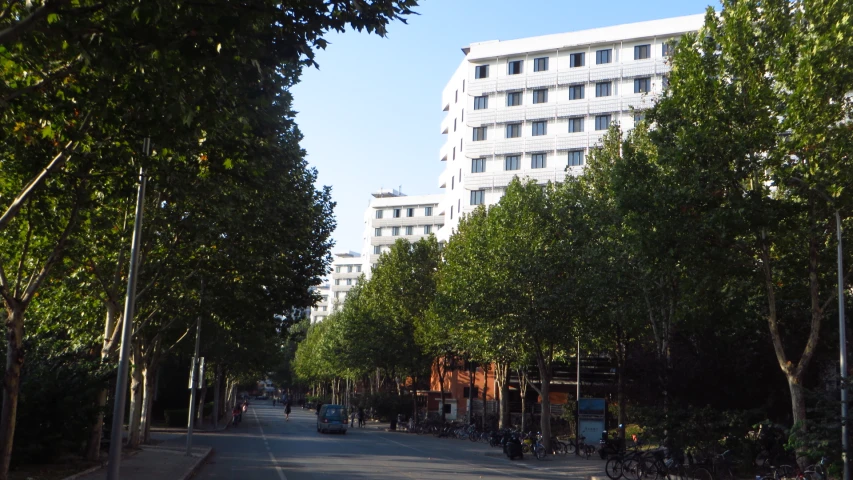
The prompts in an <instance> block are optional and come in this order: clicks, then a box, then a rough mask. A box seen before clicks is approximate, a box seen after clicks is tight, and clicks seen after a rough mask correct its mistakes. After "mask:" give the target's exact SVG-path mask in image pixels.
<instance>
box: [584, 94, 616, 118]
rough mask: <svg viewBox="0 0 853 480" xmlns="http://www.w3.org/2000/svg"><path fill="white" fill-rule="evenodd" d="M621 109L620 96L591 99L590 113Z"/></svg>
mask: <svg viewBox="0 0 853 480" xmlns="http://www.w3.org/2000/svg"><path fill="white" fill-rule="evenodd" d="M618 111H619V97H615V96H610V97H602V98H595V99H592V100H590V101H589V113H590V114H591V115H592V114H596V113H609V112H618Z"/></svg>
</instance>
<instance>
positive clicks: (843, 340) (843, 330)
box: [835, 208, 850, 480]
mask: <svg viewBox="0 0 853 480" xmlns="http://www.w3.org/2000/svg"><path fill="white" fill-rule="evenodd" d="M835 233H836V234H837V235H838V337H839V338H838V343H839V347H840V357H841V358H840V360H839V363H840V368H841V460H842V461H843V462H844V480H850V462H849V461H848V458H847V453H848V449H849V445H848V444H847V326H846V325H845V322H844V258H843V257H842V254H843V248H842V244H841V214H840V213H838V209H837V208H836V209H835Z"/></svg>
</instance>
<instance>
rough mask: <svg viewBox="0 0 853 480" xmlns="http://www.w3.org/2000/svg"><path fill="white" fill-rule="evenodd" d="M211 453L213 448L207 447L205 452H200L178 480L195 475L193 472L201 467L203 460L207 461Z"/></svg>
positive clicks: (185, 479) (184, 479)
mask: <svg viewBox="0 0 853 480" xmlns="http://www.w3.org/2000/svg"><path fill="white" fill-rule="evenodd" d="M211 453H213V448H212V447H208V449H207V452H205V453H203V454H201V456H200V457H199V458H198V460H197V461H196V462H195V463H194V464H193V466H191V467H190V469H189V470H187V473H185V474H184V476H183V477H181V478H180V479H179V480H187V479H188V478H190V477H192V476H193V475H195V473H196V472H197V471H198V469H199V468H201V466H202V464H204V462H205V461H207V459H208V457H210V454H211Z"/></svg>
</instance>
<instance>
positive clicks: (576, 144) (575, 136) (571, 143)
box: [557, 132, 589, 150]
mask: <svg viewBox="0 0 853 480" xmlns="http://www.w3.org/2000/svg"><path fill="white" fill-rule="evenodd" d="M588 146H589V134H587V133H586V132H578V133H563V134H560V135H557V150H577V149H579V148H586V147H588Z"/></svg>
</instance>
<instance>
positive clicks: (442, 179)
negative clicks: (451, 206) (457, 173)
mask: <svg viewBox="0 0 853 480" xmlns="http://www.w3.org/2000/svg"><path fill="white" fill-rule="evenodd" d="M451 173H452V170H450V169H449V168H445V169H444V170H442V171H441V174H439V175H438V188H447V179H448V178H450V175H451Z"/></svg>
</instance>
